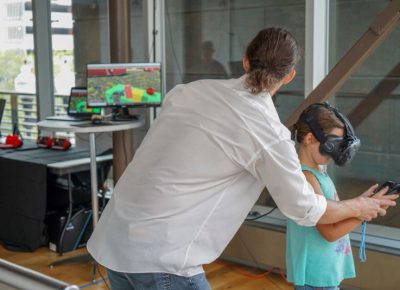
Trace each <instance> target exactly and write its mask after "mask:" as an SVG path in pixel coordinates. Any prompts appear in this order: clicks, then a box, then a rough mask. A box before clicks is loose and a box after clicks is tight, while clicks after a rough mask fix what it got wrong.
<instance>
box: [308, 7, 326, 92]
mask: <svg viewBox="0 0 400 290" xmlns="http://www.w3.org/2000/svg"><path fill="white" fill-rule="evenodd" d="M328 23H329V0H307V1H306V27H305V35H306V40H305V56H304V57H305V77H304V82H305V83H304V91H305V97H307V96H308V95H309V94H310V92H311V91H312V90H313V89H314V88H315V87H316V86H317V85H318V84H319V83H320V82H321V80H322V79H323V78H324V77H325V76H326V75H327V73H328V29H329V25H328Z"/></svg>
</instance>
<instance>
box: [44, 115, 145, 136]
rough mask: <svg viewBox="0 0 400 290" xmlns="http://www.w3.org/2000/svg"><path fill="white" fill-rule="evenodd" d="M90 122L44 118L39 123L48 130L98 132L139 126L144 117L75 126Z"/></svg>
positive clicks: (142, 122) (142, 123)
mask: <svg viewBox="0 0 400 290" xmlns="http://www.w3.org/2000/svg"><path fill="white" fill-rule="evenodd" d="M88 123H89V124H90V122H88V121H85V122H71V121H58V120H42V121H40V122H38V123H37V126H38V128H39V129H40V130H47V131H63V132H75V133H98V132H112V131H123V130H129V129H135V128H139V127H141V126H143V125H144V118H143V117H140V118H139V119H138V120H133V121H113V122H108V123H105V124H101V125H97V124H93V126H90V125H88V126H85V127H79V126H74V125H77V124H88Z"/></svg>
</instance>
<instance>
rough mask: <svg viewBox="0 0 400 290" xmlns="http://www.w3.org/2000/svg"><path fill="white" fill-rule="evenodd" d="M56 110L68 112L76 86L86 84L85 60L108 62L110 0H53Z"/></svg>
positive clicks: (60, 112)
mask: <svg viewBox="0 0 400 290" xmlns="http://www.w3.org/2000/svg"><path fill="white" fill-rule="evenodd" d="M51 33H52V48H53V73H54V93H55V100H54V104H55V108H54V111H55V113H56V114H65V113H66V108H67V104H68V96H69V93H70V90H71V87H73V86H83V87H86V64H88V63H106V62H109V40H108V39H109V38H108V11H107V1H92V0H79V1H78V0H76V1H75V0H52V1H51Z"/></svg>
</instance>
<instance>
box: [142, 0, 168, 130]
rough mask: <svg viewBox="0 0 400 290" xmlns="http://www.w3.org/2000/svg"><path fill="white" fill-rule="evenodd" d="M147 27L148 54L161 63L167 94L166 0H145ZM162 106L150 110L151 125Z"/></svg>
mask: <svg viewBox="0 0 400 290" xmlns="http://www.w3.org/2000/svg"><path fill="white" fill-rule="evenodd" d="M144 3H145V5H144V9H145V11H144V15H145V21H146V23H145V27H146V28H147V47H146V51H147V56H148V61H149V62H160V63H161V92H162V95H163V96H164V95H165V92H166V71H165V69H166V68H165V63H166V62H165V20H164V19H165V14H164V13H165V10H164V5H165V3H164V0H149V1H144ZM159 111H160V108H157V109H156V111H154V110H153V109H150V110H149V115H150V119H149V120H148V121H149V122H147V126H146V127H147V129H148V126H149V125H151V123H152V122H153V120H154V118H155V116H154V113H157V114H158V113H159Z"/></svg>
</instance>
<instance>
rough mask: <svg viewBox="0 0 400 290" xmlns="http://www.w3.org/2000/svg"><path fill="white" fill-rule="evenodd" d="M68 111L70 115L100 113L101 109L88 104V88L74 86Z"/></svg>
mask: <svg viewBox="0 0 400 290" xmlns="http://www.w3.org/2000/svg"><path fill="white" fill-rule="evenodd" d="M67 113H68V115H70V116H83V115H92V114H100V113H101V109H100V108H96V107H91V108H89V107H88V106H87V90H86V88H84V87H73V88H71V93H70V95H69V100H68V108H67Z"/></svg>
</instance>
